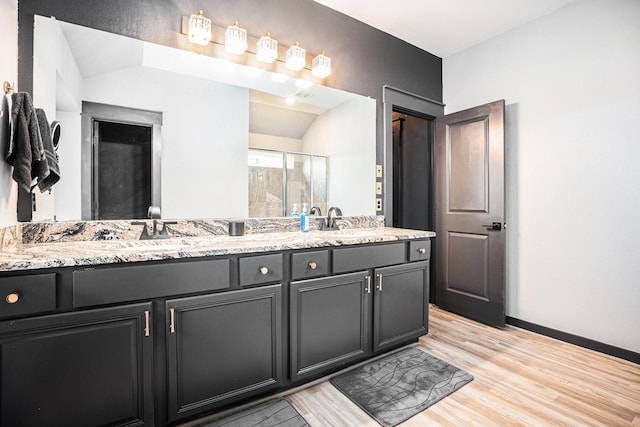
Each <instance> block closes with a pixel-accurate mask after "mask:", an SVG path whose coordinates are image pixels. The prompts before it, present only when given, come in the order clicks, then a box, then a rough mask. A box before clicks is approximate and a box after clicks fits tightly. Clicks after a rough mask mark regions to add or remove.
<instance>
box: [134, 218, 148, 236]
mask: <svg viewBox="0 0 640 427" xmlns="http://www.w3.org/2000/svg"><path fill="white" fill-rule="evenodd" d="M131 225H142V233H140V237H139V238H138V240H145V239H148V238H149V230H148V229H147V221H131Z"/></svg>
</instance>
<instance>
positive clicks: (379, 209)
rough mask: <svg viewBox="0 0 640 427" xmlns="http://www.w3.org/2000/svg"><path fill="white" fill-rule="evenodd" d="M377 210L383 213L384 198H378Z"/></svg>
mask: <svg viewBox="0 0 640 427" xmlns="http://www.w3.org/2000/svg"><path fill="white" fill-rule="evenodd" d="M376 210H377V211H381V210H382V198H381V197H378V198H376Z"/></svg>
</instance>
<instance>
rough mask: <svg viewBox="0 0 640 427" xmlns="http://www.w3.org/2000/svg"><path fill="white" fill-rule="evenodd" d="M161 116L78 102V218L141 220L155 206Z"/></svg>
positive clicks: (141, 111) (158, 182) (157, 198)
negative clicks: (80, 140)
mask: <svg viewBox="0 0 640 427" xmlns="http://www.w3.org/2000/svg"><path fill="white" fill-rule="evenodd" d="M161 125H162V113H160V112H155V111H146V110H139V109H134V108H128V107H120V106H115V105H107V104H99V103H93V102H87V101H84V102H83V103H82V150H81V152H82V169H81V174H82V176H81V192H82V200H81V203H82V219H85V220H88V219H93V220H114V219H141V218H147V211H148V208H149V206H161V203H160V173H161V171H160V159H161V151H160V148H161V142H160V135H161Z"/></svg>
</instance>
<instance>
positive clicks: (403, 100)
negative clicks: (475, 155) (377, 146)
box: [376, 85, 445, 227]
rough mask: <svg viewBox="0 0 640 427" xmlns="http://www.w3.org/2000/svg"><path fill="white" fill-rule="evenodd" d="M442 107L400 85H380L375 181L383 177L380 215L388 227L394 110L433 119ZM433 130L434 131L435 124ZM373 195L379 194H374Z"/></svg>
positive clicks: (391, 192)
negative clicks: (379, 152)
mask: <svg viewBox="0 0 640 427" xmlns="http://www.w3.org/2000/svg"><path fill="white" fill-rule="evenodd" d="M444 107H445V105H444V104H443V103H442V102H438V101H434V100H432V99H429V98H425V97H423V96H420V95H416V94H414V93H411V92H408V91H405V90H402V89H398V88H395V87H392V86H388V85H384V86H383V87H382V116H383V120H382V129H383V134H384V139H383V141H384V142H383V153H382V154H383V155H382V168H383V169H382V172H383V173H382V178H376V181H377V182H380V181H382V215H384V218H385V219H384V221H385V225H386V226H387V227H392V226H393V123H392V122H393V112H394V111H402V112H404V113H407V114H410V115H414V116H418V117H424V118H426V119H429V120H434V119H435V118H437V117H440V116H443V115H444ZM433 132H435V126H434V130H433ZM434 136H435V135H433V134H432V135H431V138H432V140H433V139H434ZM432 150H433V148H432ZM432 159H433V153H432ZM431 177H432V178H433V168H431ZM376 197H380V196H379V195H376Z"/></svg>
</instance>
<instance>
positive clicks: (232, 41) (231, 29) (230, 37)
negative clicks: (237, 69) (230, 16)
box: [224, 21, 247, 55]
mask: <svg viewBox="0 0 640 427" xmlns="http://www.w3.org/2000/svg"><path fill="white" fill-rule="evenodd" d="M224 48H225V50H226V51H227V52H229V53H233V54H235V55H240V54H241V53H243V52H244V51H245V50H247V30H245V29H244V28H240V27H239V26H238V21H236V22H234V23H233V25H229V26H228V27H227V31H226V32H225V33H224Z"/></svg>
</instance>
